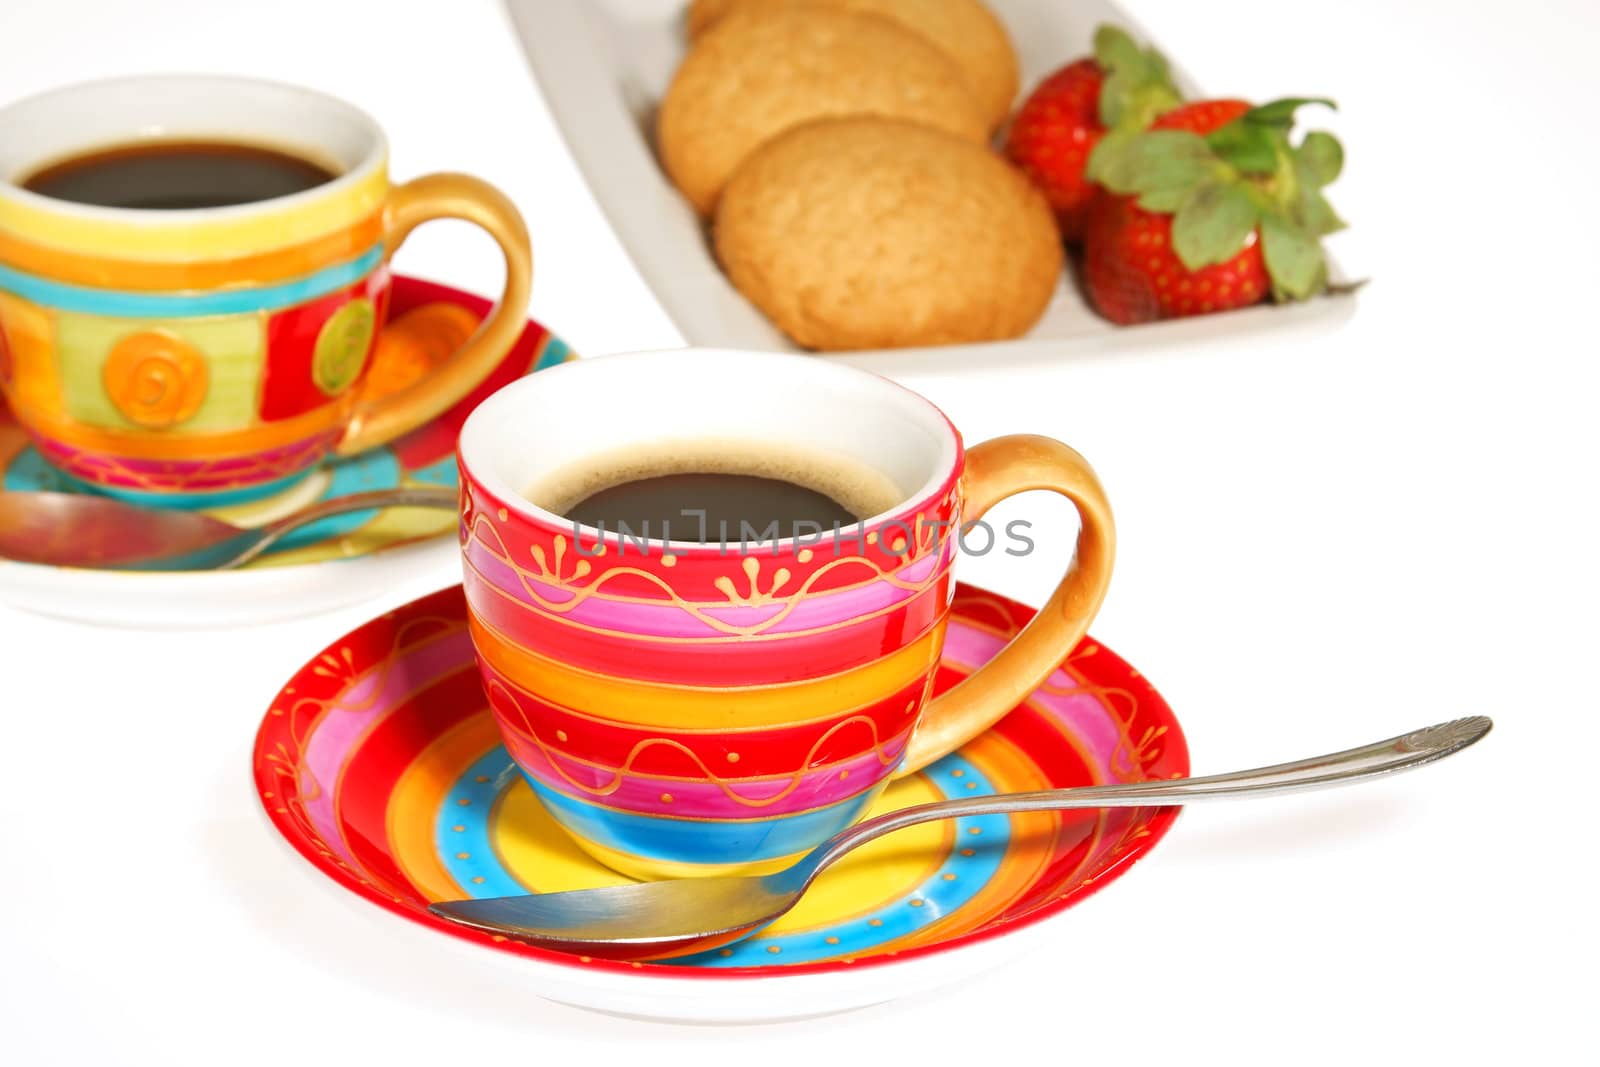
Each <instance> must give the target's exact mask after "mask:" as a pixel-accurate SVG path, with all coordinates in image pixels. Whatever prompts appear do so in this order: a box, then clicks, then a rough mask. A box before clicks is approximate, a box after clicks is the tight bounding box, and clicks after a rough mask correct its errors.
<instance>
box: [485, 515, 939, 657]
mask: <svg viewBox="0 0 1600 1067" xmlns="http://www.w3.org/2000/svg"><path fill="white" fill-rule="evenodd" d="M468 521H469V522H470V524H471V537H472V539H473V540H475V541H477V542H478V543H479V544H480V545H482V546H483V547H484V548H485V549H487V550H488V552H489V554H490V555H491V556H492V557H493V558H494V559H495V560H497V561H498V562H500V563H502V564H504V565H505V566H506V567H507V568H508V569H509V570H510V571H511V572H512V573H513V574H515V575H516V577H517V581H518V585H519V586H521V589H522V592H523V593H524V594H526V595H527V596H528V597H529V598H530V599H531V600H532V601H533V602H534V604H536V605H537V606H538V607H539V608H541V609H543V610H544V611H546V612H548V613H550V614H552V615H567V614H570V613H571V612H572V611H574V610H575V609H577V608H578V607H579V606H580V605H581V604H583V603H584V602H585V601H587V600H588V599H589V598H590V597H593V596H596V595H597V594H599V593H600V591H601V590H602V589H603V588H604V587H605V586H606V584H607V583H609V582H612V581H614V580H617V579H621V578H624V577H630V578H638V579H640V580H641V581H644V582H646V583H648V584H650V585H653V586H655V587H656V588H657V589H659V590H661V591H662V592H663V593H665V594H667V596H666V598H665V599H662V598H652V597H637V596H612V597H602V598H601V599H604V600H610V601H615V602H619V603H635V604H648V605H652V606H662V605H670V606H672V607H675V608H677V609H679V610H680V611H683V612H684V613H685V614H688V615H690V616H692V617H693V618H694V619H695V620H696V621H698V622H701V623H703V624H705V625H706V626H708V627H710V628H712V629H714V630H716V631H718V632H719V633H724V634H728V635H731V636H739V637H752V636H755V635H757V634H761V633H763V632H765V631H767V630H770V629H772V628H773V627H775V626H777V625H778V624H779V623H781V622H783V621H784V620H785V619H787V618H788V617H789V615H790V614H792V613H793V612H794V610H795V609H796V608H797V607H799V606H800V603H801V602H802V601H803V600H804V599H805V597H806V596H807V595H808V594H810V593H811V591H812V589H813V588H815V586H816V585H817V583H818V582H820V581H821V580H822V579H823V578H824V577H825V576H827V575H828V574H831V573H833V572H834V571H836V570H839V569H841V568H844V567H862V568H865V569H866V570H867V571H869V572H870V573H871V577H870V578H867V579H864V580H863V581H861V582H858V583H855V584H853V585H848V586H836V587H834V588H831V589H828V590H826V591H825V593H824V594H818V595H831V594H834V593H844V592H848V591H849V590H851V589H857V588H860V587H862V586H866V585H871V584H873V583H874V582H886V583H888V584H889V585H892V586H893V587H895V588H896V589H902V590H906V591H908V592H911V593H920V592H922V591H923V590H926V589H927V588H929V587H930V586H932V585H933V584H934V583H936V582H937V581H938V580H939V579H940V578H941V577H942V576H943V574H944V572H945V571H946V570H948V569H949V565H950V561H949V560H944V561H942V563H941V564H940V565H936V566H934V567H933V568H931V569H930V570H929V572H928V573H927V574H926V575H925V576H923V577H922V578H921V579H920V580H918V581H914V582H908V581H906V580H904V579H902V578H900V577H898V576H897V574H896V571H894V570H885V569H884V568H883V567H880V566H879V565H878V564H877V563H876V562H874V561H873V560H871V559H868V558H867V557H865V556H840V557H839V558H837V559H834V560H830V561H829V562H827V563H825V564H823V565H822V566H821V567H819V568H817V569H816V570H814V571H812V572H811V573H810V574H809V575H807V576H806V579H805V581H804V582H802V583H801V584H800V585H799V586H798V587H796V588H795V590H794V591H793V592H792V593H789V594H787V595H785V596H782V597H780V596H778V595H777V593H778V592H779V591H780V590H781V589H783V587H784V586H786V585H787V584H788V582H789V579H790V573H789V570H788V569H787V568H786V567H783V566H779V567H777V568H776V569H775V570H774V571H773V572H772V574H771V577H770V579H769V582H768V586H767V589H766V590H765V591H763V590H762V589H761V587H760V578H761V561H760V560H759V559H757V558H756V557H754V556H745V557H744V558H743V560H742V561H741V564H740V568H739V569H740V571H741V572H742V573H743V575H744V577H745V580H746V582H747V583H748V586H749V592H747V593H741V592H739V590H738V587H737V586H736V585H735V584H734V580H733V578H732V577H731V576H729V575H723V576H721V577H719V578H717V579H716V581H715V582H714V583H713V584H714V585H715V586H716V588H717V589H718V590H719V591H721V592H722V593H723V595H724V596H726V597H727V603H725V604H716V603H701V602H695V601H690V600H685V599H684V598H683V597H682V596H680V595H679V594H678V592H677V590H675V589H674V588H673V587H672V585H671V583H670V582H668V581H667V580H666V579H665V578H663V577H661V576H660V575H658V574H655V573H654V572H652V571H648V570H644V569H642V568H639V567H630V566H619V567H609V568H607V569H606V570H604V571H600V572H599V573H598V574H596V573H594V572H593V570H592V568H591V567H590V564H589V561H588V560H586V559H579V560H577V561H575V562H574V564H573V566H572V569H571V570H570V572H567V571H566V566H565V559H566V554H567V548H568V545H569V542H568V540H567V538H566V537H565V536H564V535H560V534H558V535H557V536H556V537H555V539H554V547H553V552H552V555H553V556H554V559H553V560H551V559H549V558H548V557H547V556H546V554H545V552H544V549H543V547H542V546H540V545H534V546H532V548H531V549H530V553H529V554H530V555H531V556H532V557H533V564H534V565H533V567H532V568H531V569H529V568H524V567H522V566H521V565H519V564H518V563H517V562H516V561H515V560H513V559H512V558H511V552H510V550H509V549H508V548H507V547H506V543H505V540H504V539H503V538H502V537H501V536H500V533H499V531H497V530H496V529H495V528H494V525H493V523H491V522H490V521H489V519H488V518H487V517H485V516H484V515H483V514H481V513H480V512H478V511H476V510H472V511H470V513H469V514H468ZM925 529H926V530H928V531H933V530H934V527H933V526H932V525H931V524H930V525H928V526H926V527H925ZM930 541H931V543H932V544H937V545H938V546H939V547H940V549H941V550H942V549H943V547H944V545H945V539H944V538H932V539H930ZM924 554H925V550H924V549H923V548H922V547H921V546H919V547H918V549H917V551H916V553H915V555H913V554H912V553H910V552H908V553H906V554H903V555H902V556H901V557H900V560H901V566H904V565H905V564H906V563H907V562H910V561H913V560H915V559H917V558H921V556H922V555H924ZM479 573H480V574H481V573H482V572H481V571H480V572H479ZM591 575H593V577H592V578H591ZM483 577H484V581H486V582H488V583H489V584H491V585H493V584H494V583H493V581H492V579H490V578H489V577H488V576H487V575H484V576H483ZM585 579H589V581H588V582H587V583H585ZM535 581H537V582H541V583H544V584H547V585H554V586H557V587H558V588H560V589H562V590H564V591H566V592H568V593H570V594H571V595H570V596H569V597H568V598H567V599H565V600H552V599H550V598H549V597H547V596H545V595H544V594H543V593H541V592H540V591H539V590H538V589H537V588H536V587H535V586H534V585H533V584H532V583H533V582H535ZM775 604H781V605H782V608H781V609H780V610H779V611H777V612H776V613H774V614H773V615H770V616H768V617H767V618H765V619H762V620H761V621H759V622H754V623H748V624H737V623H731V622H727V621H726V620H724V619H720V618H718V617H716V616H715V615H711V614H708V613H707V611H706V610H705V609H707V608H717V607H765V606H768V605H775Z"/></svg>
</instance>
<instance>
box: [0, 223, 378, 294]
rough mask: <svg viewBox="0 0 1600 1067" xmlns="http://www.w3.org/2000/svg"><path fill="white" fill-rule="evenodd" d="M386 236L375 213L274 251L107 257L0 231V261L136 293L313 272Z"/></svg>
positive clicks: (228, 284) (254, 282)
mask: <svg viewBox="0 0 1600 1067" xmlns="http://www.w3.org/2000/svg"><path fill="white" fill-rule="evenodd" d="M382 237H383V213H382V212H381V211H375V212H373V213H372V214H370V215H368V216H367V217H366V218H364V219H362V220H361V221H360V222H357V223H356V224H355V225H353V226H347V227H345V228H344V229H342V230H335V231H334V232H333V233H329V234H324V235H323V236H321V237H314V238H312V239H311V240H309V241H303V242H301V243H300V244H296V245H291V246H289V247H288V248H275V249H273V250H272V251H270V252H258V253H253V254H251V255H245V256H236V257H234V258H232V259H194V260H188V261H181V260H180V261H175V262H162V261H160V260H149V261H141V260H124V259H106V258H103V257H100V256H91V255H86V254H84V253H82V252H69V251H66V250H65V249H60V248H51V247H50V246H48V245H42V244H36V243H34V242H32V241H27V240H24V239H23V238H20V237H17V236H15V235H14V234H10V233H6V232H5V231H3V230H0V263H4V264H5V265H6V266H8V267H12V268H14V269H16V270H20V271H26V272H27V273H29V274H33V275H37V276H39V277H41V278H49V279H50V280H51V281H57V282H68V283H70V284H73V285H88V286H93V287H95V288H98V289H122V290H133V291H138V292H184V291H189V290H203V289H220V288H240V287H245V286H253V285H262V284H265V283H268V282H277V281H283V280H284V279H286V278H298V277H301V276H303V275H306V274H313V273H315V272H316V271H318V270H321V269H322V268H323V267H326V266H328V265H329V264H332V263H342V262H344V261H346V260H349V259H353V258H355V257H356V256H359V255H360V254H361V253H363V252H365V251H367V250H368V249H369V248H371V247H372V246H373V245H375V244H377V243H378V242H379V240H381V239H382Z"/></svg>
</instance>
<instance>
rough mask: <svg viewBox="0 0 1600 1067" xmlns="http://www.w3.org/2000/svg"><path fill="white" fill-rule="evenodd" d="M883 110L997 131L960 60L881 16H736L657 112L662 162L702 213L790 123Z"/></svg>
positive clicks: (821, 11)
mask: <svg viewBox="0 0 1600 1067" xmlns="http://www.w3.org/2000/svg"><path fill="white" fill-rule="evenodd" d="M854 114H868V115H883V116H888V117H891V118H899V119H905V120H908V121H911V122H919V123H923V124H926V125H929V126H934V127H937V128H940V129H943V130H947V131H949V132H950V133H952V134H955V135H958V136H961V137H965V138H967V139H969V140H971V141H974V142H977V141H983V140H985V139H986V138H987V136H988V124H987V123H986V122H985V121H984V117H983V114H982V112H981V111H980V110H979V108H978V104H977V101H976V100H975V99H974V98H973V96H972V94H971V93H970V92H969V91H968V90H967V87H966V83H965V82H964V81H963V80H962V78H961V74H960V71H959V70H958V68H957V67H956V66H955V64H954V62H953V61H952V60H950V59H949V58H947V57H946V56H945V55H944V53H942V52H940V51H939V49H937V48H936V47H934V46H933V45H931V44H929V43H928V42H927V41H925V40H923V39H922V38H921V37H919V36H917V35H916V34H914V33H912V32H911V31H909V30H907V29H904V28H903V27H901V26H898V25H896V24H895V23H893V22H890V21H889V20H887V19H882V18H878V17H876V16H872V15H858V14H854V13H852V12H845V11H833V10H829V9H825V8H793V9H787V8H786V9H780V10H773V11H761V12H750V13H738V14H735V15H730V16H728V17H727V18H725V19H723V20H722V21H721V22H719V23H718V24H717V25H716V26H715V27H714V28H712V29H711V30H709V31H707V32H706V33H705V34H703V35H702V36H701V38H700V40H699V41H698V42H696V44H695V46H694V47H693V48H692V49H690V51H689V54H688V56H687V57H686V58H685V59H684V61H683V64H682V65H681V66H680V67H679V68H678V72H677V74H676V76H675V77H674V78H673V80H672V84H671V85H670V86H669V87H668V89H667V93H666V96H665V97H664V98H663V99H662V101H661V110H660V113H659V114H658V116H657V126H656V130H657V139H658V144H659V148H660V152H661V161H662V164H663V166H664V167H665V168H666V171H667V174H668V175H669V176H670V177H671V178H672V181H673V182H674V184H676V185H677V186H678V188H679V190H681V191H682V192H683V194H684V195H685V196H686V197H687V198H688V199H689V201H690V203H692V204H693V205H694V206H695V208H696V209H697V210H699V211H700V212H701V214H710V212H711V210H712V208H713V207H714V206H715V205H716V200H717V196H718V194H720V193H721V191H722V187H723V185H724V184H725V183H726V182H727V180H728V176H729V175H731V174H732V173H733V171H734V169H735V168H736V167H737V166H738V165H739V163H740V162H741V161H742V160H743V159H744V158H745V157H746V156H748V155H749V154H750V153H751V152H752V151H754V150H755V149H756V148H757V147H759V146H760V145H761V144H762V143H763V142H764V141H766V140H768V139H769V138H772V137H774V136H776V135H778V134H780V133H782V132H783V131H784V130H787V129H789V128H790V127H793V126H797V125H799V124H801V123H803V122H807V121H810V120H812V119H817V118H822V117H825V116H830V115H854Z"/></svg>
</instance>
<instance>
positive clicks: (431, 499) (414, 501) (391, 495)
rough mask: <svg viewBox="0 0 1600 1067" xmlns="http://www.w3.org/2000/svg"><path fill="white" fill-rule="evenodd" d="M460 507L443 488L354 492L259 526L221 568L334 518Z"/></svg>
mask: <svg viewBox="0 0 1600 1067" xmlns="http://www.w3.org/2000/svg"><path fill="white" fill-rule="evenodd" d="M460 506H461V497H460V493H459V491H458V490H456V489H447V488H444V487H442V486H410V487H405V488H400V489H375V490H373V491H372V492H369V493H353V494H351V495H350V496H342V497H335V498H334V499H332V500H323V501H321V502H319V503H316V504H313V505H311V506H310V507H308V508H305V509H303V510H301V511H297V512H295V513H294V514H293V515H289V516H286V517H285V518H282V519H279V520H278V521H276V522H269V523H267V524H266V525H265V526H263V527H261V528H260V529H259V530H258V531H256V533H257V537H258V538H259V539H258V540H256V541H253V542H251V544H250V547H249V549H247V550H246V551H244V552H241V553H240V554H239V555H238V556H235V557H234V558H233V559H231V560H229V561H228V563H227V565H226V567H225V568H222V569H228V570H231V569H233V568H235V567H240V566H243V565H244V564H246V563H249V562H250V561H251V560H253V559H255V558H256V557H257V556H259V555H261V553H263V552H265V551H266V550H267V549H269V548H271V547H272V546H273V545H275V544H277V543H278V542H279V541H280V540H282V539H283V538H284V537H287V536H288V535H289V534H291V533H293V532H294V531H296V530H298V529H300V527H302V526H304V525H306V524H307V523H312V522H316V521H318V520H319V519H326V518H329V517H331V516H333V515H346V514H349V513H350V512H352V511H368V510H371V509H373V508H449V509H451V510H454V509H455V508H458V507H460Z"/></svg>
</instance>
